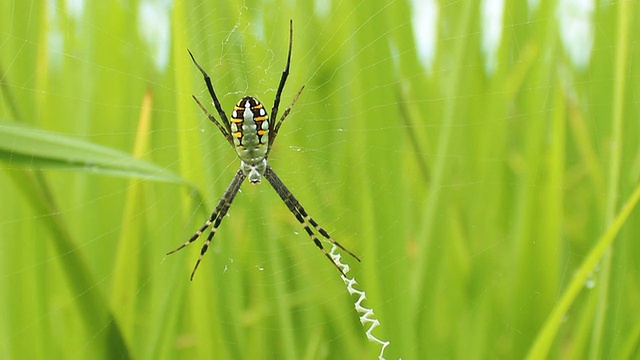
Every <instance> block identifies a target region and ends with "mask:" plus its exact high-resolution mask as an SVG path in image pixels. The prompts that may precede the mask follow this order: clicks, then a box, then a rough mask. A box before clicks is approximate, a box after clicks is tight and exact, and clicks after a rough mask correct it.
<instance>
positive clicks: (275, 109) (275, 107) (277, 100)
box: [269, 20, 293, 144]
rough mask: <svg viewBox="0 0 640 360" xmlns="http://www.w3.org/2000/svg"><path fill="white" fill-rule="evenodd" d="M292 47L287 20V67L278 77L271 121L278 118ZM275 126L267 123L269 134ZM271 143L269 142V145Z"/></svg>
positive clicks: (290, 21) (290, 28)
mask: <svg viewBox="0 0 640 360" xmlns="http://www.w3.org/2000/svg"><path fill="white" fill-rule="evenodd" d="M292 45H293V20H289V54H288V55H287V65H286V66H285V67H284V70H283V71H282V76H281V77H280V84H278V91H277V92H276V97H275V99H274V101H273V108H272V109H271V116H272V119H274V121H275V119H277V116H278V106H280V96H281V95H282V89H284V84H285V83H286V82H287V77H289V65H291V47H292ZM274 126H275V124H273V123H272V122H270V123H269V132H271V131H273V128H274ZM271 143H272V141H269V144H271Z"/></svg>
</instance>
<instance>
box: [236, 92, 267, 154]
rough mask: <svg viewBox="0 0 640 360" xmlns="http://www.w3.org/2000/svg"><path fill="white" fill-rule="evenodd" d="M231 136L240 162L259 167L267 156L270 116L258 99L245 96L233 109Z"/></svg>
mask: <svg viewBox="0 0 640 360" xmlns="http://www.w3.org/2000/svg"><path fill="white" fill-rule="evenodd" d="M231 135H232V136H233V143H234V145H235V149H236V153H237V154H238V157H239V158H240V160H242V161H244V162H245V163H247V164H249V165H257V164H258V163H260V162H261V161H262V160H264V158H265V157H266V156H267V150H268V145H267V144H268V143H269V116H268V115H267V111H266V110H265V109H264V106H262V104H261V103H260V101H258V99H256V98H254V97H252V96H245V97H243V98H242V99H240V101H238V103H237V104H236V105H235V106H234V107H233V112H232V113H231Z"/></svg>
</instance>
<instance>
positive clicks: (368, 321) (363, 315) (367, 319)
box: [329, 245, 390, 360]
mask: <svg viewBox="0 0 640 360" xmlns="http://www.w3.org/2000/svg"><path fill="white" fill-rule="evenodd" d="M337 250H338V247H337V246H335V245H333V246H332V247H331V251H329V255H331V258H332V259H333V261H334V262H335V263H336V264H337V265H338V266H339V267H340V268H341V269H342V272H343V273H344V274H345V275H344V276H341V278H342V281H343V282H344V284H345V285H347V291H348V292H349V294H350V295H353V294H357V295H358V300H356V302H355V303H354V306H355V308H356V311H357V312H358V314H359V316H360V323H361V324H362V326H363V327H364V328H365V329H367V330H366V335H367V339H368V340H369V341H371V342H374V343H377V344H380V346H381V348H380V354H379V355H378V359H380V360H384V350H385V349H386V347H387V346H389V344H390V342H389V341H383V340H380V339H379V338H377V337H376V336H375V335H373V329H375V328H376V327H378V326H380V321H379V320H378V319H376V318H375V315H374V314H373V309H369V308H366V307H364V306H362V302H363V301H364V300H365V299H366V298H367V295H366V294H365V293H364V291H360V290H358V289H356V288H355V287H354V286H355V285H357V284H358V283H357V282H356V279H355V277H353V278H348V277H347V276H346V275H347V273H348V272H349V270H350V268H349V265H347V264H343V263H342V262H341V261H340V258H341V257H342V256H341V255H340V254H339V253H337V252H336V251H337Z"/></svg>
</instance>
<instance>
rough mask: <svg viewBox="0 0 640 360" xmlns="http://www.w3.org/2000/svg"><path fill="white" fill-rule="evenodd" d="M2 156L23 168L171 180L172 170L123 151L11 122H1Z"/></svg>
mask: <svg viewBox="0 0 640 360" xmlns="http://www.w3.org/2000/svg"><path fill="white" fill-rule="evenodd" d="M0 159H1V160H2V161H4V162H6V163H10V164H11V165H12V166H19V167H22V168H35V169H44V168H53V169H63V170H73V171H86V172H90V173H98V174H108V175H115V176H122V177H133V178H143V179H148V180H154V181H163V182H170V183H182V184H184V183H186V182H185V181H184V180H183V179H181V178H180V177H178V176H177V175H175V174H173V173H172V172H170V171H168V170H166V169H164V168H161V167H158V166H155V165H153V164H151V163H149V162H146V161H142V160H139V159H136V158H135V157H133V156H131V155H129V154H126V153H124V152H121V151H118V150H115V149H111V148H108V147H104V146H100V145H97V144H93V143H90V142H87V141H84V140H80V139H77V138H73V137H70V136H65V135H61V134H57V133H54V132H50V131H44V130H39V129H34V128H29V127H25V126H20V125H14V124H9V123H2V124H0Z"/></svg>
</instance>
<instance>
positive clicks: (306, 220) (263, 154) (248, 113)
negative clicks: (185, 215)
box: [167, 20, 360, 280]
mask: <svg viewBox="0 0 640 360" xmlns="http://www.w3.org/2000/svg"><path fill="white" fill-rule="evenodd" d="M292 43H293V20H290V21H289V53H288V55H287V64H286V66H285V68H284V71H283V72H282V77H281V78H280V84H279V85H278V90H277V92H276V97H275V99H274V101H273V108H272V109H271V114H272V116H273V119H274V120H275V119H277V115H278V106H279V105H280V95H281V94H282V89H283V88H284V84H285V82H286V81H287V77H288V76H289V65H290V63H291V47H292ZM187 51H188V52H189V55H190V56H191V60H193V63H194V64H195V66H196V67H197V68H198V70H200V72H201V73H202V76H203V77H204V82H205V84H206V85H207V89H208V90H209V95H211V99H212V100H213V105H214V106H215V108H216V110H217V111H218V115H219V116H220V119H221V121H218V120H217V119H216V118H215V117H214V116H213V115H211V113H209V111H207V109H206V108H205V107H204V106H203V105H202V103H201V102H200V100H198V98H197V97H196V96H195V95H192V97H193V99H194V100H195V102H196V104H198V106H199V107H200V109H201V110H202V112H204V114H205V115H206V116H207V117H208V118H209V120H211V122H213V123H214V124H215V125H216V126H217V127H218V130H220V132H221V133H222V135H223V136H224V138H225V139H226V140H227V142H228V143H229V144H230V145H231V146H232V147H233V148H234V149H235V151H236V154H237V155H238V157H239V158H240V169H238V171H237V172H236V174H235V176H234V177H233V179H232V180H231V184H229V187H228V188H227V190H226V191H225V192H224V194H223V195H222V198H221V199H220V201H219V202H218V205H216V208H215V209H214V210H213V213H212V214H211V217H210V218H209V219H208V220H207V221H206V222H205V223H204V225H202V227H200V229H198V231H196V232H195V234H193V236H191V238H189V240H187V241H186V242H185V243H184V244H182V245H180V246H178V247H177V248H176V249H174V250H172V251H170V252H168V253H167V255H170V254H173V253H175V252H177V251H179V250H182V249H183V248H185V247H186V246H188V245H190V244H191V243H192V242H194V241H195V240H196V239H198V238H199V237H200V235H202V233H203V232H204V231H205V230H206V229H207V228H208V227H209V226H211V230H210V232H209V235H208V236H207V239H206V240H205V242H204V245H202V249H201V250H200V256H199V257H198V260H197V261H196V264H195V266H194V267H193V271H192V272H191V277H190V279H191V280H193V276H194V275H195V273H196V270H197V269H198V265H200V261H202V258H203V257H204V254H205V253H206V252H207V249H208V248H209V245H210V244H211V241H212V240H213V236H214V235H215V234H216V231H217V230H218V227H219V226H220V223H221V222H222V219H223V218H224V216H225V215H226V214H227V211H228V210H229V208H230V207H231V202H233V199H234V198H235V196H236V194H237V193H238V190H240V185H242V183H243V182H244V180H245V179H246V178H249V181H250V182H251V183H252V184H259V183H260V182H261V180H262V177H263V176H264V177H265V178H266V179H267V181H268V182H269V183H270V184H271V186H272V187H273V189H274V190H275V191H276V193H278V195H279V196H280V198H281V199H282V201H283V202H284V204H285V205H286V206H287V208H289V211H291V213H292V214H293V216H295V218H296V220H298V222H299V223H300V225H302V227H304V230H305V231H306V232H307V234H308V235H309V237H310V238H311V240H312V241H313V242H314V243H315V244H316V246H317V247H318V248H319V249H320V251H322V253H323V254H324V255H325V256H326V257H327V259H329V261H331V263H332V264H333V265H334V266H335V268H336V269H338V271H339V272H340V274H342V276H345V274H344V272H343V271H342V269H340V267H339V266H338V265H337V264H336V263H335V261H333V259H332V258H331V256H330V255H329V253H328V252H327V250H325V248H324V247H323V246H322V242H321V241H320V240H319V239H318V237H317V236H316V234H315V233H314V232H313V231H312V230H311V227H313V228H314V229H315V230H316V231H317V232H318V233H320V235H322V236H323V237H324V238H325V239H327V240H328V241H329V242H330V243H331V244H334V245H336V246H338V247H339V248H340V249H342V250H344V251H345V252H346V253H348V254H349V255H351V256H352V257H353V258H354V259H356V260H358V261H360V258H359V257H358V256H356V255H355V254H354V253H352V252H351V251H349V250H347V248H345V247H344V246H342V245H340V243H338V242H337V241H335V240H334V239H333V238H332V237H331V235H329V233H328V232H327V231H326V230H325V229H323V228H322V227H321V226H320V225H318V223H317V222H316V221H315V220H314V219H313V218H312V217H311V216H309V214H307V212H306V211H305V209H304V208H303V207H302V205H300V203H299V202H298V200H297V199H296V197H295V196H293V194H292V193H291V191H289V189H288V188H287V187H286V186H285V185H284V183H283V182H282V180H280V178H279V177H278V175H276V173H275V171H274V170H273V169H272V168H271V166H269V164H268V163H267V158H268V157H269V152H270V151H271V147H272V146H273V142H274V140H275V139H276V136H277V135H278V131H279V130H280V126H282V123H283V122H284V119H285V118H286V117H287V115H289V112H290V111H291V108H293V106H294V105H295V103H296V101H297V100H298V97H299V96H300V94H301V93H302V90H303V89H304V85H303V86H302V87H301V88H300V90H299V91H298V93H297V94H296V95H295V97H294V98H293V101H292V102H291V105H289V107H288V108H287V109H285V110H284V112H283V113H282V116H281V117H280V119H279V120H278V122H272V121H270V119H269V116H268V115H267V112H266V110H265V109H264V106H263V105H262V104H261V103H260V101H258V99H256V98H254V97H252V96H245V97H243V98H242V99H240V101H238V102H237V103H236V105H235V106H234V107H233V112H232V113H231V121H229V119H228V118H227V114H226V113H225V112H224V110H222V106H221V105H220V101H219V100H218V97H217V96H216V93H215V91H214V90H213V85H212V84H211V78H210V77H209V75H208V74H207V72H206V71H205V70H204V69H203V68H202V66H200V64H198V62H197V61H196V59H195V57H194V56H193V54H192V53H191V51H190V50H187ZM212 225H213V226H212ZM309 225H311V226H309Z"/></svg>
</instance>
